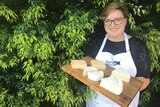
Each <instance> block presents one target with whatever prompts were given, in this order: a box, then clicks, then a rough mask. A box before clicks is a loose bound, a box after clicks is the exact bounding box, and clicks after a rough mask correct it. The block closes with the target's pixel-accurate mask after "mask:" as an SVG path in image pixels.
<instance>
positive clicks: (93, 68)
mask: <svg viewBox="0 0 160 107" xmlns="http://www.w3.org/2000/svg"><path fill="white" fill-rule="evenodd" d="M92 71H98V69H97V68H95V67H93V66H88V67H86V68H84V70H83V76H88V73H89V72H92Z"/></svg>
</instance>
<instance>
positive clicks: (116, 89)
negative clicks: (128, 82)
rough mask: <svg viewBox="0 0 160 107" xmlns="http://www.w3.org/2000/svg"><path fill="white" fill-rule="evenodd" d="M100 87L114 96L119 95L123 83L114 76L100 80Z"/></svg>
mask: <svg viewBox="0 0 160 107" xmlns="http://www.w3.org/2000/svg"><path fill="white" fill-rule="evenodd" d="M100 86H101V87H103V88H105V89H106V90H108V91H110V92H112V93H114V94H116V95H120V94H121V93H122V91H123V82H122V80H121V79H120V78H119V77H116V76H114V77H106V78H102V79H101V82H100Z"/></svg>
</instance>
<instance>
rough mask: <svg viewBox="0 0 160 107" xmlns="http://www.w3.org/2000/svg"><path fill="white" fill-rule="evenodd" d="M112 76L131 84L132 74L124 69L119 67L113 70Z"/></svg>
mask: <svg viewBox="0 0 160 107" xmlns="http://www.w3.org/2000/svg"><path fill="white" fill-rule="evenodd" d="M111 76H118V77H119V78H120V79H121V80H122V81H125V82H129V81H130V78H131V76H130V73H129V72H128V71H127V70H126V69H124V68H122V67H118V68H116V69H115V70H113V71H112V74H111Z"/></svg>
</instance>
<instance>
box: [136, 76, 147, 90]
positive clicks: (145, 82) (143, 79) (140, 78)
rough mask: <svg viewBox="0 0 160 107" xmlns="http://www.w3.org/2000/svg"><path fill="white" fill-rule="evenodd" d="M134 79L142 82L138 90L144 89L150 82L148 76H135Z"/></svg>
mask: <svg viewBox="0 0 160 107" xmlns="http://www.w3.org/2000/svg"><path fill="white" fill-rule="evenodd" d="M136 79H138V80H140V81H142V82H143V84H142V87H141V88H140V91H142V90H144V89H145V88H147V86H148V85H149V83H150V79H149V78H144V77H136Z"/></svg>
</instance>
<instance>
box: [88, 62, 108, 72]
mask: <svg viewBox="0 0 160 107" xmlns="http://www.w3.org/2000/svg"><path fill="white" fill-rule="evenodd" d="M91 65H92V66H94V67H96V68H97V69H98V70H105V69H106V65H105V63H103V62H102V61H99V60H91Z"/></svg>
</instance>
